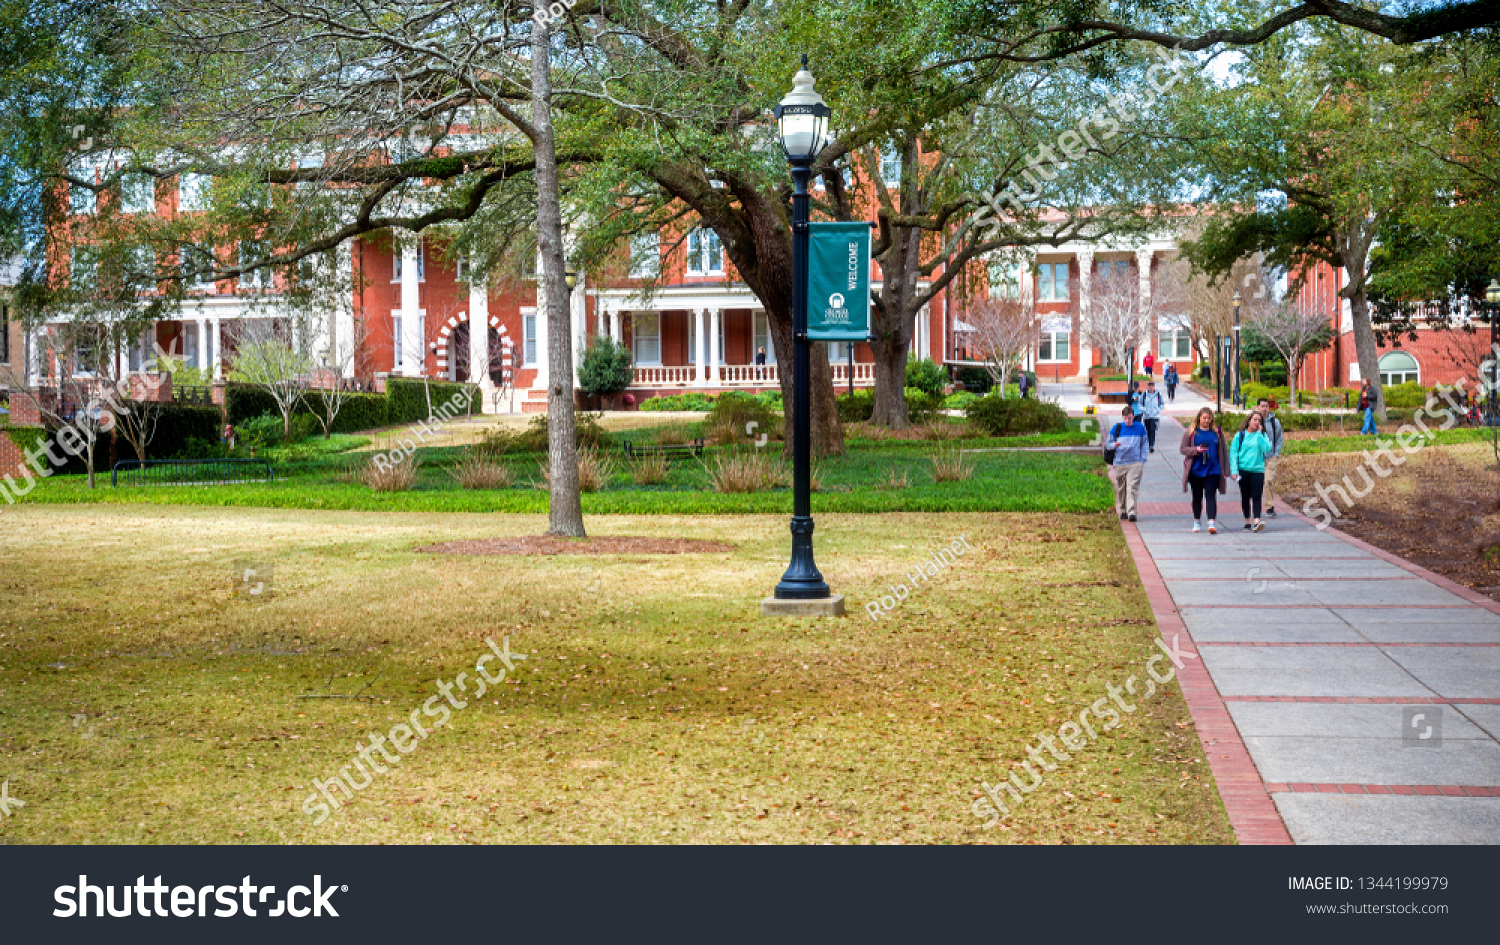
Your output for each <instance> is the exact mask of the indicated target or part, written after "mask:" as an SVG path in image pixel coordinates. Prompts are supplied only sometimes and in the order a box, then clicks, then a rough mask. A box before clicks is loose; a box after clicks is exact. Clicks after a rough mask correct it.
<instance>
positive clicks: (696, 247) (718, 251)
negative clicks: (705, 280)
mask: <svg viewBox="0 0 1500 945" xmlns="http://www.w3.org/2000/svg"><path fill="white" fill-rule="evenodd" d="M687 244H688V253H687V274H688V275H690V276H717V275H723V273H724V247H723V245H722V244H721V243H720V242H719V234H717V233H715V232H714V231H713V230H712V229H711V228H709V227H706V226H700V227H696V228H694V229H693V230H692V231H690V232H689V233H688V239H687Z"/></svg>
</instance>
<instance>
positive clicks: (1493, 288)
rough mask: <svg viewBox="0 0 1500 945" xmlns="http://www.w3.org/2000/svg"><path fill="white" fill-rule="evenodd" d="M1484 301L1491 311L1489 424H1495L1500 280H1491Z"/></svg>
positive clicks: (1499, 373) (1499, 359)
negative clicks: (1496, 325)
mask: <svg viewBox="0 0 1500 945" xmlns="http://www.w3.org/2000/svg"><path fill="white" fill-rule="evenodd" d="M1484 300H1485V301H1486V302H1488V303H1490V305H1489V309H1490V417H1491V418H1492V419H1491V420H1490V421H1489V422H1494V421H1493V417H1494V416H1495V388H1496V387H1500V354H1497V353H1496V348H1495V344H1496V337H1495V316H1496V315H1497V314H1500V279H1495V278H1492V279H1490V284H1489V286H1487V287H1486V288H1485V290H1484Z"/></svg>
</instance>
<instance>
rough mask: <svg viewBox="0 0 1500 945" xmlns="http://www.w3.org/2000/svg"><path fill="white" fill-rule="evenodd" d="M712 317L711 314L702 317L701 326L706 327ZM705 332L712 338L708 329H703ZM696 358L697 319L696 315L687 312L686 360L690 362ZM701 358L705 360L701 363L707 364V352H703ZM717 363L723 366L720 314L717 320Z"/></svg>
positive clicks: (722, 333)
mask: <svg viewBox="0 0 1500 945" xmlns="http://www.w3.org/2000/svg"><path fill="white" fill-rule="evenodd" d="M713 317H714V316H713V313H709V314H707V315H705V316H703V324H704V325H705V326H706V325H707V324H708V323H709V321H711V320H712V319H713ZM705 330H708V331H709V336H710V337H712V336H713V332H712V330H710V329H705ZM705 347H706V346H705ZM697 356H698V318H697V316H696V315H694V314H693V312H691V311H689V312H688V360H689V361H691V360H692V359H693V358H695V357H697ZM703 356H704V359H705V360H704V362H703V363H704V364H707V363H708V360H707V359H708V356H709V352H708V351H706V350H705V351H704V352H703ZM718 363H719V364H723V363H724V321H723V315H722V313H721V315H720V320H719V361H718Z"/></svg>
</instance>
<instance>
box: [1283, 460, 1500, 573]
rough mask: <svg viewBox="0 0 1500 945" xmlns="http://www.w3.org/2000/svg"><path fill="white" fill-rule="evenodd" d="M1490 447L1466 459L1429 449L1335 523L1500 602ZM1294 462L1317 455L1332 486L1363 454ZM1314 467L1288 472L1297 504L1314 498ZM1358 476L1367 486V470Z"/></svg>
mask: <svg viewBox="0 0 1500 945" xmlns="http://www.w3.org/2000/svg"><path fill="white" fill-rule="evenodd" d="M1488 451H1489V446H1488V445H1487V444H1486V445H1485V446H1484V447H1482V448H1473V447H1471V448H1469V449H1468V450H1466V451H1465V452H1467V453H1468V454H1469V455H1467V456H1463V457H1462V458H1460V457H1459V456H1457V455H1454V454H1455V453H1456V452H1457V450H1454V448H1452V447H1439V448H1429V449H1427V450H1425V451H1423V453H1422V455H1421V460H1422V461H1421V462H1419V463H1410V464H1408V465H1407V467H1406V468H1405V469H1402V470H1401V471H1400V472H1399V473H1397V474H1396V475H1393V476H1392V477H1391V478H1390V479H1388V480H1383V481H1381V480H1377V485H1376V487H1375V489H1374V490H1373V491H1372V492H1371V493H1370V494H1369V495H1367V496H1366V497H1365V498H1364V499H1361V500H1359V501H1357V502H1355V503H1354V505H1353V507H1352V508H1351V509H1350V510H1349V511H1348V512H1347V513H1346V514H1344V515H1343V516H1342V517H1340V518H1338V519H1336V520H1335V521H1334V523H1333V525H1334V527H1335V528H1338V529H1339V530H1341V531H1344V532H1347V533H1348V534H1350V535H1353V536H1354V537H1356V538H1360V539H1363V540H1364V541H1367V542H1369V543H1370V544H1372V545H1375V546H1376V547H1377V548H1381V549H1383V550H1385V551H1389V552H1391V553H1392V554H1396V555H1399V556H1400V557H1402V558H1405V559H1406V560H1407V561H1410V562H1412V563H1413V564H1418V565H1421V566H1422V567H1424V568H1427V569H1428V570H1429V571H1436V572H1437V573H1438V574H1441V575H1443V576H1444V577H1446V578H1448V579H1449V580H1452V581H1457V582H1458V583H1459V584H1462V585H1464V586H1465V587H1470V588H1473V589H1474V590H1476V591H1478V592H1479V593H1481V594H1484V595H1485V596H1487V597H1490V598H1493V599H1495V600H1500V482H1497V478H1496V474H1495V472H1494V471H1493V470H1492V469H1489V468H1485V467H1486V465H1487V464H1486V463H1485V462H1484V460H1485V459H1486V458H1487V457H1485V456H1484V454H1485V453H1488ZM1476 454H1477V455H1476ZM1290 459H1296V460H1304V462H1306V461H1307V460H1312V461H1313V462H1311V463H1307V465H1309V466H1313V465H1316V466H1318V467H1321V468H1320V469H1318V472H1319V473H1321V475H1320V476H1318V478H1319V479H1320V480H1322V481H1324V482H1329V483H1332V482H1338V481H1339V480H1340V479H1341V478H1342V473H1344V472H1345V471H1349V470H1352V468H1353V467H1354V466H1355V465H1357V464H1358V459H1359V457H1357V456H1356V457H1351V456H1347V455H1337V454H1335V455H1331V456H1326V457H1318V458H1316V459H1315V458H1313V457H1305V458H1304V457H1300V456H1298V457H1287V458H1286V459H1283V460H1282V463H1283V468H1286V465H1287V462H1288V460H1290ZM1319 460H1321V461H1319ZM1476 460H1477V461H1476ZM1491 461H1492V460H1491ZM1309 472H1312V470H1311V469H1307V470H1305V471H1303V475H1302V476H1295V477H1288V478H1289V479H1292V480H1294V481H1292V482H1288V483H1287V485H1288V486H1289V488H1288V489H1287V490H1286V493H1285V494H1286V495H1287V497H1288V498H1292V497H1293V496H1295V497H1296V501H1294V502H1292V503H1290V504H1291V505H1292V507H1294V508H1298V509H1300V508H1302V503H1303V501H1304V500H1306V499H1311V498H1314V495H1313V492H1314V490H1313V489H1312V488H1309V487H1308V484H1307V480H1308V479H1309V478H1311V477H1310V476H1308V475H1307V473H1309ZM1295 479H1301V480H1302V481H1301V482H1295ZM1351 479H1352V481H1353V483H1355V484H1357V485H1363V482H1364V480H1363V478H1362V477H1361V476H1360V475H1358V474H1354V475H1353V476H1352V477H1351ZM1398 483H1399V485H1398ZM1277 491H1281V489H1280V488H1279V487H1278V490H1277Z"/></svg>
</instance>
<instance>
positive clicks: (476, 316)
mask: <svg viewBox="0 0 1500 945" xmlns="http://www.w3.org/2000/svg"><path fill="white" fill-rule="evenodd" d="M469 274H470V275H469V279H470V282H469V381H470V383H474V382H477V383H478V384H479V387H480V390H482V391H484V392H485V393H488V392H489V391H491V390H493V389H494V386H495V382H494V381H492V380H491V379H490V292H489V284H488V280H487V279H486V278H485V277H484V276H481V275H479V273H478V272H477V271H476V270H475V268H474V265H473V263H470V264H469Z"/></svg>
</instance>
